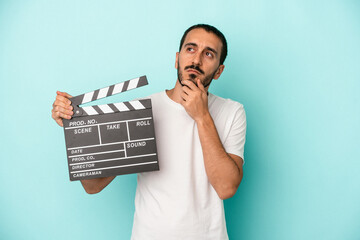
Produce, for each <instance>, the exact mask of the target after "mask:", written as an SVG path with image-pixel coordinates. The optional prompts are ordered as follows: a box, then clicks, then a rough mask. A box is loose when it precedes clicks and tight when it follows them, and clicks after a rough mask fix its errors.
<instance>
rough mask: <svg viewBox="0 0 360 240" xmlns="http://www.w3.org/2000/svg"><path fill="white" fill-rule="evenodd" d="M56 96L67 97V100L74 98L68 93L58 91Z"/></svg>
mask: <svg viewBox="0 0 360 240" xmlns="http://www.w3.org/2000/svg"><path fill="white" fill-rule="evenodd" d="M56 94H58V95H61V96H64V97H67V98H72V96H71V95H70V94H68V93H67V92H60V91H56Z"/></svg>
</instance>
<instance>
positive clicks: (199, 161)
mask: <svg viewBox="0 0 360 240" xmlns="http://www.w3.org/2000/svg"><path fill="white" fill-rule="evenodd" d="M150 98H151V100H152V107H153V117H154V126H155V137H156V144H157V151H158V159H159V166H160V171H155V172H145V173H140V174H138V180H137V181H138V185H137V189H136V197H135V214H134V225H133V230H132V239H133V240H162V239H164V240H173V239H179V240H180V239H181V240H190V239H191V240H201V239H206V240H210V239H214V240H215V239H216V240H222V239H228V235H227V230H226V223H225V215H224V206H223V201H222V200H221V199H220V198H219V197H218V195H217V193H216V192H215V190H214V188H213V187H212V185H211V184H210V182H209V181H208V178H207V175H206V172H205V166H204V160H203V154H202V148H201V144H200V139H199V135H198V129H197V126H196V123H195V121H194V120H193V119H192V118H191V117H190V116H189V115H188V114H187V112H186V111H185V109H184V107H183V106H182V105H180V104H178V103H176V102H174V101H172V100H171V99H170V98H169V97H168V96H167V94H166V92H165V91H163V92H160V93H157V94H154V95H151V96H150ZM208 104H209V111H210V114H211V116H212V118H213V120H214V122H215V126H216V128H217V131H218V134H219V137H220V139H221V142H222V143H223V146H224V148H225V150H226V152H227V153H232V154H236V155H238V156H240V157H242V158H243V159H244V156H243V153H244V144H245V132H246V117H245V111H244V108H243V106H242V105H241V104H240V103H238V102H235V101H232V100H229V99H223V98H220V97H217V96H215V95H213V94H211V93H209V96H208Z"/></svg>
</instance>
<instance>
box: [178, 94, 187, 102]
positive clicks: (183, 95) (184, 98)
mask: <svg viewBox="0 0 360 240" xmlns="http://www.w3.org/2000/svg"><path fill="white" fill-rule="evenodd" d="M180 97H181V98H182V99H183V101H185V102H186V101H187V100H188V98H189V95H188V94H186V93H185V92H182V93H181V94H180Z"/></svg>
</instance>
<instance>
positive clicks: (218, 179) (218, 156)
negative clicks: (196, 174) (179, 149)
mask: <svg viewBox="0 0 360 240" xmlns="http://www.w3.org/2000/svg"><path fill="white" fill-rule="evenodd" d="M184 84H186V85H187V86H184V87H182V89H183V93H182V95H181V97H182V99H183V102H182V103H181V104H182V105H183V106H184V108H185V110H186V111H187V113H188V114H189V115H190V116H191V117H192V118H193V119H194V120H195V121H196V123H197V127H198V132H199V137H200V142H201V147H202V151H203V156H204V164H205V170H206V174H207V176H208V179H209V182H210V183H211V185H212V186H213V187H214V189H215V191H216V192H217V194H218V196H219V197H220V198H221V199H227V198H230V197H232V196H233V195H234V194H235V193H236V190H237V188H238V187H239V185H240V182H241V179H242V176H243V169H242V158H241V157H239V156H237V155H234V154H228V153H226V151H225V149H224V147H223V145H222V143H221V141H220V138H219V135H218V133H217V130H216V127H215V124H214V121H213V119H212V118H211V115H210V113H209V110H208V102H207V93H206V91H205V89H204V87H203V85H202V84H201V82H200V80H198V81H197V85H198V87H197V86H196V85H195V84H194V83H193V82H191V81H184Z"/></svg>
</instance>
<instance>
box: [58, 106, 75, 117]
mask: <svg viewBox="0 0 360 240" xmlns="http://www.w3.org/2000/svg"><path fill="white" fill-rule="evenodd" d="M54 112H60V113H63V114H65V115H70V116H72V115H73V114H74V112H73V111H71V110H68V109H67V108H64V107H61V106H55V107H54Z"/></svg>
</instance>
